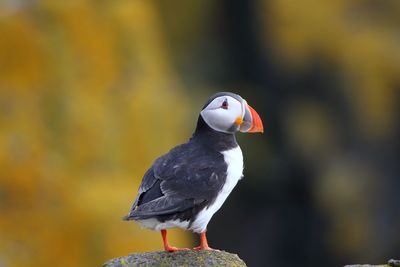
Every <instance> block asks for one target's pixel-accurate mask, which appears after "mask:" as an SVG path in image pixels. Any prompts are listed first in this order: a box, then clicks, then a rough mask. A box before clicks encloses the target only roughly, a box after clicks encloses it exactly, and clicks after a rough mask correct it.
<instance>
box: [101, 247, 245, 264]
mask: <svg viewBox="0 0 400 267" xmlns="http://www.w3.org/2000/svg"><path fill="white" fill-rule="evenodd" d="M128 266H129V267H131V266H132V267H133V266H237V267H243V266H246V264H245V263H244V262H243V261H242V260H241V259H240V258H239V257H238V255H236V254H231V253H228V252H225V251H218V250H200V251H195V250H187V251H186V250H185V251H177V252H173V253H169V252H164V251H155V252H145V253H134V254H130V255H128V256H123V257H119V258H115V259H112V260H109V261H107V262H106V263H105V264H104V265H103V267H128Z"/></svg>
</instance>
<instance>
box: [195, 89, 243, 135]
mask: <svg viewBox="0 0 400 267" xmlns="http://www.w3.org/2000/svg"><path fill="white" fill-rule="evenodd" d="M245 104H246V101H245V100H243V102H242V103H241V102H240V101H239V100H237V99H235V98H233V97H231V96H220V97H217V98H215V99H214V100H213V101H211V103H210V104H208V106H207V107H205V108H204V109H203V110H202V111H201V112H200V114H201V116H202V117H203V119H204V121H205V122H206V123H207V124H208V126H210V127H211V128H212V129H214V130H216V131H219V132H224V133H233V132H236V131H237V130H239V125H238V124H236V123H235V122H236V121H237V119H238V118H240V119H243V117H244V114H245Z"/></svg>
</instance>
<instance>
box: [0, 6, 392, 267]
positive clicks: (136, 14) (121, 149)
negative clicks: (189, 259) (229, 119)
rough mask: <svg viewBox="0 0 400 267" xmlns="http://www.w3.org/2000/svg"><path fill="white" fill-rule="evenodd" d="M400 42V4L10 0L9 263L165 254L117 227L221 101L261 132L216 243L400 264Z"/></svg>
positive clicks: (3, 226) (279, 261) (222, 216)
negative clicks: (213, 100) (250, 113)
mask: <svg viewBox="0 0 400 267" xmlns="http://www.w3.org/2000/svg"><path fill="white" fill-rule="evenodd" d="M399 29H400V2H399V1H398V0H386V1H380V0H346V1H344V0H328V1H317V0H305V1H301V2H298V1H293V0H268V1H261V0H259V1H256V0H254V1H228V0H221V1H211V0H205V1H166V0H163V1H150V0H146V1H144V0H101V1H99V0H97V1H94V0H84V1H78V0H72V1H71V0H69V1H52V0H35V1H32V0H1V1H0V148H1V149H0V266H1V267H3V266H4V267H8V266H53V265H56V266H60V267H63V266H100V265H101V264H102V263H103V262H104V261H106V260H108V259H110V258H113V257H117V256H121V255H125V254H128V253H131V252H137V251H151V250H160V249H162V242H161V237H160V234H159V233H157V232H152V231H148V230H144V229H141V228H140V227H139V226H138V225H136V224H135V223H133V222H124V221H122V220H121V217H122V216H124V215H125V214H127V212H128V211H129V208H130V205H131V204H132V201H133V200H134V197H135V196H136V192H137V188H138V185H139V183H140V180H141V178H142V175H143V173H144V172H145V171H146V169H147V168H148V167H149V166H150V165H151V164H152V162H153V160H154V159H155V158H156V157H158V156H159V155H161V154H163V153H165V152H167V151H168V150H169V149H170V148H171V147H173V146H175V145H176V144H178V143H182V142H185V141H186V140H187V139H188V138H189V137H190V135H191V133H192V131H193V129H194V127H195V124H196V120H197V116H198V112H199V110H200V108H201V107H202V105H203V103H204V102H205V101H206V99H207V98H208V97H209V96H210V95H211V94H213V93H215V92H217V91H233V92H236V93H238V94H240V95H242V96H243V97H244V98H245V99H246V100H247V101H248V102H249V103H250V104H251V105H252V106H253V107H254V108H255V109H256V110H257V111H258V112H259V114H260V115H261V117H262V119H263V122H264V126H265V129H266V131H265V133H264V135H244V134H241V135H238V139H239V142H240V144H241V147H242V150H243V152H244V157H245V165H246V168H245V172H244V173H245V178H244V179H243V180H241V181H240V182H239V184H238V187H237V188H236V189H235V190H234V192H233V193H232V194H231V196H230V198H229V199H228V201H227V202H226V203H225V205H224V206H223V208H222V209H221V210H220V211H219V212H218V213H217V214H216V215H215V216H214V218H213V220H212V221H211V223H210V225H209V229H208V232H209V233H208V237H209V243H210V245H211V246H212V247H215V248H219V249H223V250H227V251H229V252H234V253H238V254H239V255H240V257H242V258H243V259H244V260H245V261H246V262H247V264H248V265H249V266H293V265H296V266H318V265H323V266H340V265H344V264H350V263H383V262H386V261H387V260H388V259H389V258H395V257H399V256H400V255H399V254H398V253H399V248H400V193H399V189H400V177H399V171H400V170H399V160H400V147H399V146H400V144H399V139H400V131H399V121H400V119H399V114H400V108H399V104H400V103H399V102H400V92H399V89H400V31H399ZM170 236H171V241H172V243H173V244H174V245H177V246H194V245H195V243H196V237H195V235H193V234H191V233H189V232H184V231H181V230H174V231H172V233H171V235H170ZM396 253H397V254H396Z"/></svg>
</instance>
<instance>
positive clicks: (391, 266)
mask: <svg viewBox="0 0 400 267" xmlns="http://www.w3.org/2000/svg"><path fill="white" fill-rule="evenodd" d="M344 267H400V260H393V259H391V260H389V261H388V263H387V264H382V265H370V264H354V265H346V266H344Z"/></svg>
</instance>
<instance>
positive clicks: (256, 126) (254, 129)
mask: <svg viewBox="0 0 400 267" xmlns="http://www.w3.org/2000/svg"><path fill="white" fill-rule="evenodd" d="M247 107H248V108H249V110H250V113H251V117H252V118H253V121H252V124H251V128H250V129H249V130H248V131H247V132H248V133H263V132H264V126H263V123H262V121H261V118H260V115H258V113H257V111H255V110H254V108H252V107H251V106H250V105H247Z"/></svg>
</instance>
